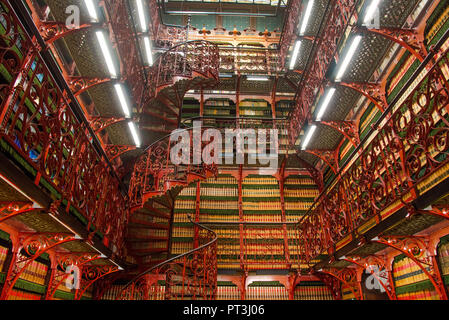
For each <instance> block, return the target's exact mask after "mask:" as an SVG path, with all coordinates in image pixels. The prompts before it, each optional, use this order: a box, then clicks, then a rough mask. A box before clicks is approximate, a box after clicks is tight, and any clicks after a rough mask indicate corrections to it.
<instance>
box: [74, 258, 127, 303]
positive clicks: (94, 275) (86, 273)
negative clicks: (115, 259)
mask: <svg viewBox="0 0 449 320" xmlns="http://www.w3.org/2000/svg"><path fill="white" fill-rule="evenodd" d="M117 271H120V269H119V268H118V267H117V266H111V265H100V266H93V265H83V267H82V271H81V281H80V282H81V283H80V288H79V289H78V290H76V291H75V299H74V300H81V298H82V297H83V295H84V293H85V292H86V290H87V289H88V288H89V287H90V286H91V285H92V284H93V283H94V282H95V281H97V280H98V279H101V278H103V277H104V276H107V275H108V274H111V273H114V272H117Z"/></svg>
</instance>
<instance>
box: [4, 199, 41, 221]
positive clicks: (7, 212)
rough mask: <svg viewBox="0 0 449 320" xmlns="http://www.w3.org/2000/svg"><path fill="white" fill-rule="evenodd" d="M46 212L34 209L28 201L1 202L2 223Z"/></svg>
mask: <svg viewBox="0 0 449 320" xmlns="http://www.w3.org/2000/svg"><path fill="white" fill-rule="evenodd" d="M42 210H44V209H43V208H34V207H33V203H31V202H26V201H12V202H10V201H6V202H5V201H0V222H4V221H5V220H7V219H9V218H12V217H15V216H18V215H21V214H25V213H29V212H38V211H42Z"/></svg>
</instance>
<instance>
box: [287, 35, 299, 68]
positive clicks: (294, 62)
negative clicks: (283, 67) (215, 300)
mask: <svg viewBox="0 0 449 320" xmlns="http://www.w3.org/2000/svg"><path fill="white" fill-rule="evenodd" d="M299 48H301V40H297V41H296V43H295V48H294V49H293V54H292V57H291V59H290V66H289V69H290V70H293V68H294V67H295V64H296V59H298V53H299Z"/></svg>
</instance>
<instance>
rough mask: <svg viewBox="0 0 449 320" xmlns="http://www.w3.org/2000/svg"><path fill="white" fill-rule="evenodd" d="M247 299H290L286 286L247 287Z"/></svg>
mask: <svg viewBox="0 0 449 320" xmlns="http://www.w3.org/2000/svg"><path fill="white" fill-rule="evenodd" d="M245 299H246V300H288V291H287V289H285V287H247V288H246V293H245Z"/></svg>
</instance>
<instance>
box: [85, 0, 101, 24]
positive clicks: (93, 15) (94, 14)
mask: <svg viewBox="0 0 449 320" xmlns="http://www.w3.org/2000/svg"><path fill="white" fill-rule="evenodd" d="M84 3H85V4H86V7H87V12H88V13H89V16H90V17H91V19H92V20H94V21H98V15H97V9H95V5H94V2H93V0H84Z"/></svg>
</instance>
